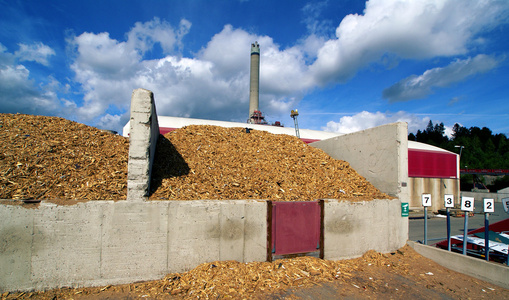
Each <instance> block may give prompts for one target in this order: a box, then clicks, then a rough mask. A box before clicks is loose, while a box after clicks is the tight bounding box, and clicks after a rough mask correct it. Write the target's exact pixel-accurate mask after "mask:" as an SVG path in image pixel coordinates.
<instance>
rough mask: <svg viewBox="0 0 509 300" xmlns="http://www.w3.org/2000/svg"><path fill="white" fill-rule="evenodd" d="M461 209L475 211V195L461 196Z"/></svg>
mask: <svg viewBox="0 0 509 300" xmlns="http://www.w3.org/2000/svg"><path fill="white" fill-rule="evenodd" d="M461 210H462V211H474V197H461Z"/></svg>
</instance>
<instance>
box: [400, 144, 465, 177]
mask: <svg viewBox="0 0 509 300" xmlns="http://www.w3.org/2000/svg"><path fill="white" fill-rule="evenodd" d="M457 172H458V167H457V156H456V154H453V153H447V152H437V151H425V150H415V149H408V176H409V177H430V178H457V176H458V173H457Z"/></svg>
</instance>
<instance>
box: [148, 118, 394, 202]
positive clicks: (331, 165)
mask: <svg viewBox="0 0 509 300" xmlns="http://www.w3.org/2000/svg"><path fill="white" fill-rule="evenodd" d="M157 149H158V150H157V154H156V158H155V162H154V167H153V173H152V174H153V180H152V183H151V186H152V192H153V193H152V195H151V197H150V198H151V199H153V200H159V199H163V200H166V199H170V200H193V199H198V200H200V199H270V200H277V201H312V200H316V199H324V198H327V199H348V200H355V201H358V200H373V199H388V198H390V197H389V196H387V195H386V194H384V193H382V192H380V191H379V190H378V189H376V188H375V187H374V186H373V185H372V184H371V183H369V182H368V181H367V180H366V179H365V178H363V177H362V176H360V175H359V174H358V173H357V172H356V171H355V170H354V169H352V168H351V167H350V165H349V164H348V163H347V162H345V161H341V160H336V159H333V158H331V157H330V156H329V155H327V154H326V153H325V152H323V151H322V150H320V149H317V148H314V147H312V146H309V145H306V144H305V143H304V142H302V141H301V140H300V139H298V138H297V137H294V136H289V135H284V134H281V135H277V134H272V133H269V132H265V131H259V130H250V132H249V133H248V132H246V129H245V128H223V127H217V126H208V125H191V126H187V127H184V128H181V129H178V130H175V131H173V132H170V133H167V134H166V135H165V136H164V137H162V136H160V138H159V142H158V145H157Z"/></svg>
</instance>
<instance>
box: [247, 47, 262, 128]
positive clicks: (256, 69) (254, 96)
mask: <svg viewBox="0 0 509 300" xmlns="http://www.w3.org/2000/svg"><path fill="white" fill-rule="evenodd" d="M249 75H250V77H249V120H248V122H249V123H252V124H254V123H257V122H256V119H257V114H260V115H261V113H260V111H259V110H258V103H259V96H258V94H259V86H260V45H258V42H254V43H253V44H251V69H250V74H249ZM255 112H256V113H255Z"/></svg>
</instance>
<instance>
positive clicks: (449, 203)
mask: <svg viewBox="0 0 509 300" xmlns="http://www.w3.org/2000/svg"><path fill="white" fill-rule="evenodd" d="M444 205H445V207H446V208H448V207H451V208H452V207H454V195H444Z"/></svg>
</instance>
